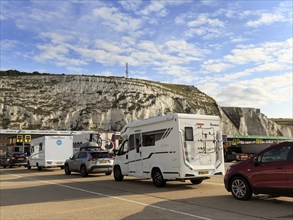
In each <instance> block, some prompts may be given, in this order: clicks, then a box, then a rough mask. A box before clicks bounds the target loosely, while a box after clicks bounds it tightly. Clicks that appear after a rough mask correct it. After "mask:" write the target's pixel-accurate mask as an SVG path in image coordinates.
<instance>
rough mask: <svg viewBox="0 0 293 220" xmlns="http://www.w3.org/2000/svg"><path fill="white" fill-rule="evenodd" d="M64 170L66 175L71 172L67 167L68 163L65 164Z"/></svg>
mask: <svg viewBox="0 0 293 220" xmlns="http://www.w3.org/2000/svg"><path fill="white" fill-rule="evenodd" d="M64 172H65V174H66V175H70V174H71V171H70V169H69V166H68V164H65V167H64Z"/></svg>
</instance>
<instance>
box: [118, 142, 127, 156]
mask: <svg viewBox="0 0 293 220" xmlns="http://www.w3.org/2000/svg"><path fill="white" fill-rule="evenodd" d="M128 144H129V141H128V140H126V141H124V143H123V144H122V145H121V148H120V150H119V155H123V154H126V153H127V152H128V148H129V145H128Z"/></svg>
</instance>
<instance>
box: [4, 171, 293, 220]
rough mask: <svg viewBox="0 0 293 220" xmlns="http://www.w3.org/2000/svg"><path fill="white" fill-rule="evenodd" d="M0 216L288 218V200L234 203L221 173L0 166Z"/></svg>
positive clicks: (291, 204)
mask: <svg viewBox="0 0 293 220" xmlns="http://www.w3.org/2000/svg"><path fill="white" fill-rule="evenodd" d="M0 190H1V191H0V204H1V207H0V219H1V220H12V219H18V220H21V219H23V220H28V219H30V220H31V219H38V220H46V219H55V220H61V219H71V220H72V219H78V220H88V219H91V220H95V219H97V220H100V219H103V220H106V219H174V220H175V219H176V220H177V219H206V220H208V219H211V220H212V219H214V220H216V219H223V220H224V219H225V220H228V219H231V220H236V219H237V220H238V219H240V220H241V219H245V220H247V219H278V220H281V219H284V220H291V219H293V199H292V198H287V197H276V198H274V197H270V196H267V195H257V196H253V198H252V199H251V200H249V201H238V200H236V199H234V198H233V197H232V195H231V194H230V193H228V192H227V191H226V190H225V188H224V184H223V177H222V176H215V177H212V178H211V179H209V180H206V181H204V182H203V183H202V184H200V185H192V184H191V183H190V182H189V181H186V182H178V181H174V182H167V185H166V187H163V188H157V187H155V186H153V184H152V181H151V180H137V179H134V178H132V177H125V178H124V180H123V181H122V182H115V181H114V180H113V175H110V176H106V175H104V174H97V175H90V176H89V177H86V178H83V177H81V176H80V175H79V174H71V175H69V176H67V175H65V174H64V171H63V170H60V169H44V170H43V171H37V170H35V169H32V170H27V169H25V168H23V167H19V168H11V169H7V168H6V169H3V168H0Z"/></svg>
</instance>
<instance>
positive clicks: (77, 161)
mask: <svg viewBox="0 0 293 220" xmlns="http://www.w3.org/2000/svg"><path fill="white" fill-rule="evenodd" d="M113 162H114V160H113V158H112V157H111V156H110V154H109V153H108V152H107V151H103V150H98V149H96V148H93V149H90V148H89V149H83V150H81V151H79V152H77V153H76V154H74V155H73V156H72V157H70V158H69V159H67V160H66V161H65V163H64V170H65V174H66V175H70V174H71V172H78V173H80V175H81V176H82V177H86V176H88V174H90V173H105V174H106V175H111V173H112V170H113Z"/></svg>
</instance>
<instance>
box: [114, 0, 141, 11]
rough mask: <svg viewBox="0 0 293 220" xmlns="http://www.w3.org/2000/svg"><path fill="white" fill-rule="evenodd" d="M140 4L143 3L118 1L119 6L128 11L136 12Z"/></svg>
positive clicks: (131, 0) (139, 0) (127, 0)
mask: <svg viewBox="0 0 293 220" xmlns="http://www.w3.org/2000/svg"><path fill="white" fill-rule="evenodd" d="M142 3H143V1H142V0H135V1H133V0H120V1H119V4H121V5H122V7H123V8H124V9H125V10H128V11H136V10H138V9H139V7H140V6H141V4H142Z"/></svg>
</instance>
